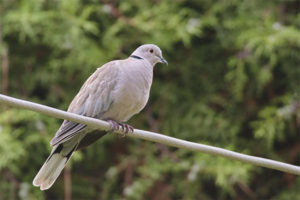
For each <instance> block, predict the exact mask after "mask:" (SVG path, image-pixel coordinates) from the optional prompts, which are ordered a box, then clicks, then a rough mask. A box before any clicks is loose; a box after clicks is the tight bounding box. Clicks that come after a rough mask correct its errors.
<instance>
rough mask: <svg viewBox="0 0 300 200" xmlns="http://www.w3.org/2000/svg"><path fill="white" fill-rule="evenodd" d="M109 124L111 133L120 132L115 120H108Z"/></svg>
mask: <svg viewBox="0 0 300 200" xmlns="http://www.w3.org/2000/svg"><path fill="white" fill-rule="evenodd" d="M107 122H108V123H109V124H110V131H109V132H114V131H117V130H119V123H118V122H116V121H114V120H111V119H109V120H107Z"/></svg>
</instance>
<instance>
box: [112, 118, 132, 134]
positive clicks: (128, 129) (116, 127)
mask: <svg viewBox="0 0 300 200" xmlns="http://www.w3.org/2000/svg"><path fill="white" fill-rule="evenodd" d="M107 122H108V123H109V124H110V131H111V132H114V131H118V130H119V128H120V126H121V129H122V132H123V134H124V137H125V136H126V135H127V134H128V133H129V132H131V133H132V132H133V130H134V128H133V127H132V126H130V125H128V124H123V123H120V122H116V121H114V120H111V119H110V120H107Z"/></svg>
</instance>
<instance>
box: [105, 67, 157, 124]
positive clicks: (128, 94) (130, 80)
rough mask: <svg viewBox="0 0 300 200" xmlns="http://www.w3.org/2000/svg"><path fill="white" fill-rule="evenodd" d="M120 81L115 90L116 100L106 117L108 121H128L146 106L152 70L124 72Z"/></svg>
mask: <svg viewBox="0 0 300 200" xmlns="http://www.w3.org/2000/svg"><path fill="white" fill-rule="evenodd" d="M121 73H122V74H121V75H120V80H119V83H118V85H117V87H116V88H115V90H114V94H113V96H114V100H113V102H112V104H111V106H110V109H109V110H108V112H107V113H105V116H103V117H104V118H106V119H108V118H109V119H113V120H116V121H120V122H122V121H127V120H128V119H129V118H131V117H132V116H133V115H134V114H136V113H138V112H140V111H141V110H142V109H143V108H144V107H145V105H146V103H147V101H148V98H149V93H150V87H151V84H152V76H153V72H152V71H150V70H135V69H129V70H128V69H127V70H122V71H121Z"/></svg>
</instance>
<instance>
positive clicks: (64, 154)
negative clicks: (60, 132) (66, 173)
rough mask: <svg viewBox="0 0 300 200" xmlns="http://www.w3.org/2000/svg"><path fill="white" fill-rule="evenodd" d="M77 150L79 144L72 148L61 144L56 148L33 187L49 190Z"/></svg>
mask: <svg viewBox="0 0 300 200" xmlns="http://www.w3.org/2000/svg"><path fill="white" fill-rule="evenodd" d="M76 148H77V144H75V145H74V144H73V145H71V146H70V145H66V146H64V144H59V145H57V146H55V147H54V148H53V150H52V152H51V154H50V155H49V157H48V158H47V160H46V162H45V163H44V165H43V166H42V168H41V169H40V171H39V172H38V173H37V175H36V176H35V178H34V180H33V185H34V186H37V187H40V189H41V190H47V189H49V188H50V187H51V186H52V185H53V183H54V182H55V180H56V179H57V177H58V176H59V174H60V173H61V171H62V170H63V168H64V167H65V166H66V164H67V162H68V160H69V159H70V157H71V156H72V154H73V152H74V150H75V149H76Z"/></svg>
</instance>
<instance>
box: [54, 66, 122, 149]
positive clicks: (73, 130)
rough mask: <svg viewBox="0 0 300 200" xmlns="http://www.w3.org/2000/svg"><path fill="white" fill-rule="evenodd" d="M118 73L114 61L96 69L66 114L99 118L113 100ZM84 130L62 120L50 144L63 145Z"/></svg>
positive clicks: (76, 124) (83, 126) (80, 125)
mask: <svg viewBox="0 0 300 200" xmlns="http://www.w3.org/2000/svg"><path fill="white" fill-rule="evenodd" d="M118 72H119V70H118V64H117V62H116V61H112V62H109V63H107V64H105V65H103V66H102V67H100V68H98V69H97V70H96V71H95V72H94V73H93V74H92V75H91V76H90V77H89V78H88V80H87V81H86V82H85V83H84V85H83V86H82V87H81V89H80V91H79V92H78V94H77V95H76V96H75V98H74V99H73V101H72V102H71V104H70V106H69V108H68V112H72V113H76V114H80V115H84V116H87V117H94V118H100V117H101V115H103V113H104V112H106V111H107V110H108V109H109V106H110V105H111V103H112V102H113V100H114V99H113V98H114V90H115V88H116V85H117V82H118ZM84 129H86V125H85V124H79V123H76V122H72V121H67V120H64V122H63V123H62V125H61V127H60V128H59V129H58V131H57V132H56V135H55V137H54V138H53V139H52V140H51V142H50V144H51V145H52V146H54V145H57V144H60V143H63V142H65V141H67V140H69V139H70V138H72V137H74V136H75V135H76V134H77V133H78V132H82V131H83V130H84Z"/></svg>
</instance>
